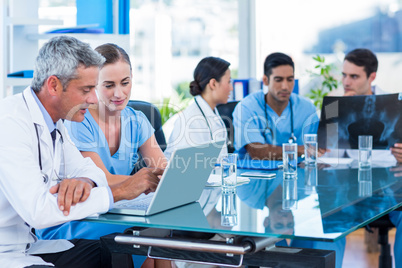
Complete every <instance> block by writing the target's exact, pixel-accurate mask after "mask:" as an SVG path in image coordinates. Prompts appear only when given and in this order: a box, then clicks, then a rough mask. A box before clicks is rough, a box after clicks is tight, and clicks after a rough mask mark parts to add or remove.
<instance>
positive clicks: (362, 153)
mask: <svg viewBox="0 0 402 268" xmlns="http://www.w3.org/2000/svg"><path fill="white" fill-rule="evenodd" d="M372 149H373V136H367V135H363V136H359V167H370V166H371V151H372Z"/></svg>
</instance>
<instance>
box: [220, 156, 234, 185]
mask: <svg viewBox="0 0 402 268" xmlns="http://www.w3.org/2000/svg"><path fill="white" fill-rule="evenodd" d="M220 164H221V172H222V191H223V192H235V191H236V184H237V174H236V172H237V154H227V155H223V156H222V157H221V159H220Z"/></svg>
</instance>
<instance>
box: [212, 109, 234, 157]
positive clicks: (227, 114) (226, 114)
mask: <svg viewBox="0 0 402 268" xmlns="http://www.w3.org/2000/svg"><path fill="white" fill-rule="evenodd" d="M238 103H239V101H229V102H228V103H226V104H219V105H218V106H216V109H218V112H219V114H220V115H221V117H222V120H223V122H224V123H225V126H226V130H227V133H228V152H229V153H233V152H234V150H235V149H234V127H233V115H232V113H233V110H234V108H235V107H236V105H237V104H238Z"/></svg>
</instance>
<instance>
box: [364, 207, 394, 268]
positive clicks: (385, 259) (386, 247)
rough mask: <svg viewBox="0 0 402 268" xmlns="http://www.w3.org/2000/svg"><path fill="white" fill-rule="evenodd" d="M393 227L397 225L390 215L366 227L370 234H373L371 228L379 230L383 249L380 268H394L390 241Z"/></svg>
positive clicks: (379, 260) (379, 240)
mask: <svg viewBox="0 0 402 268" xmlns="http://www.w3.org/2000/svg"><path fill="white" fill-rule="evenodd" d="M397 210H400V209H397ZM393 227H395V225H394V224H393V223H392V222H391V220H390V219H389V215H388V214H387V215H385V216H382V217H381V218H378V219H376V220H375V221H373V222H371V223H369V224H368V225H366V230H367V231H368V232H373V231H372V230H371V228H378V244H380V248H381V253H380V256H379V257H378V267H379V268H392V256H391V245H390V244H389V241H388V231H389V230H390V229H391V228H393ZM394 254H397V253H394Z"/></svg>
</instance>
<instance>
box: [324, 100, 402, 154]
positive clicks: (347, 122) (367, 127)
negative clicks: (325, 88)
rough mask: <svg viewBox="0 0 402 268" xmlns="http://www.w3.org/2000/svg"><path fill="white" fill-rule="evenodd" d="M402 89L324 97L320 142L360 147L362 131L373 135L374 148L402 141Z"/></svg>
mask: <svg viewBox="0 0 402 268" xmlns="http://www.w3.org/2000/svg"><path fill="white" fill-rule="evenodd" d="M401 113H402V93H399V94H387V95H370V96H351V97H324V100H323V105H322V110H321V118H320V124H319V127H318V146H319V147H320V148H328V149H358V137H359V135H372V136H373V149H388V148H390V147H392V146H393V145H394V144H395V143H396V142H402V118H401Z"/></svg>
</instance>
